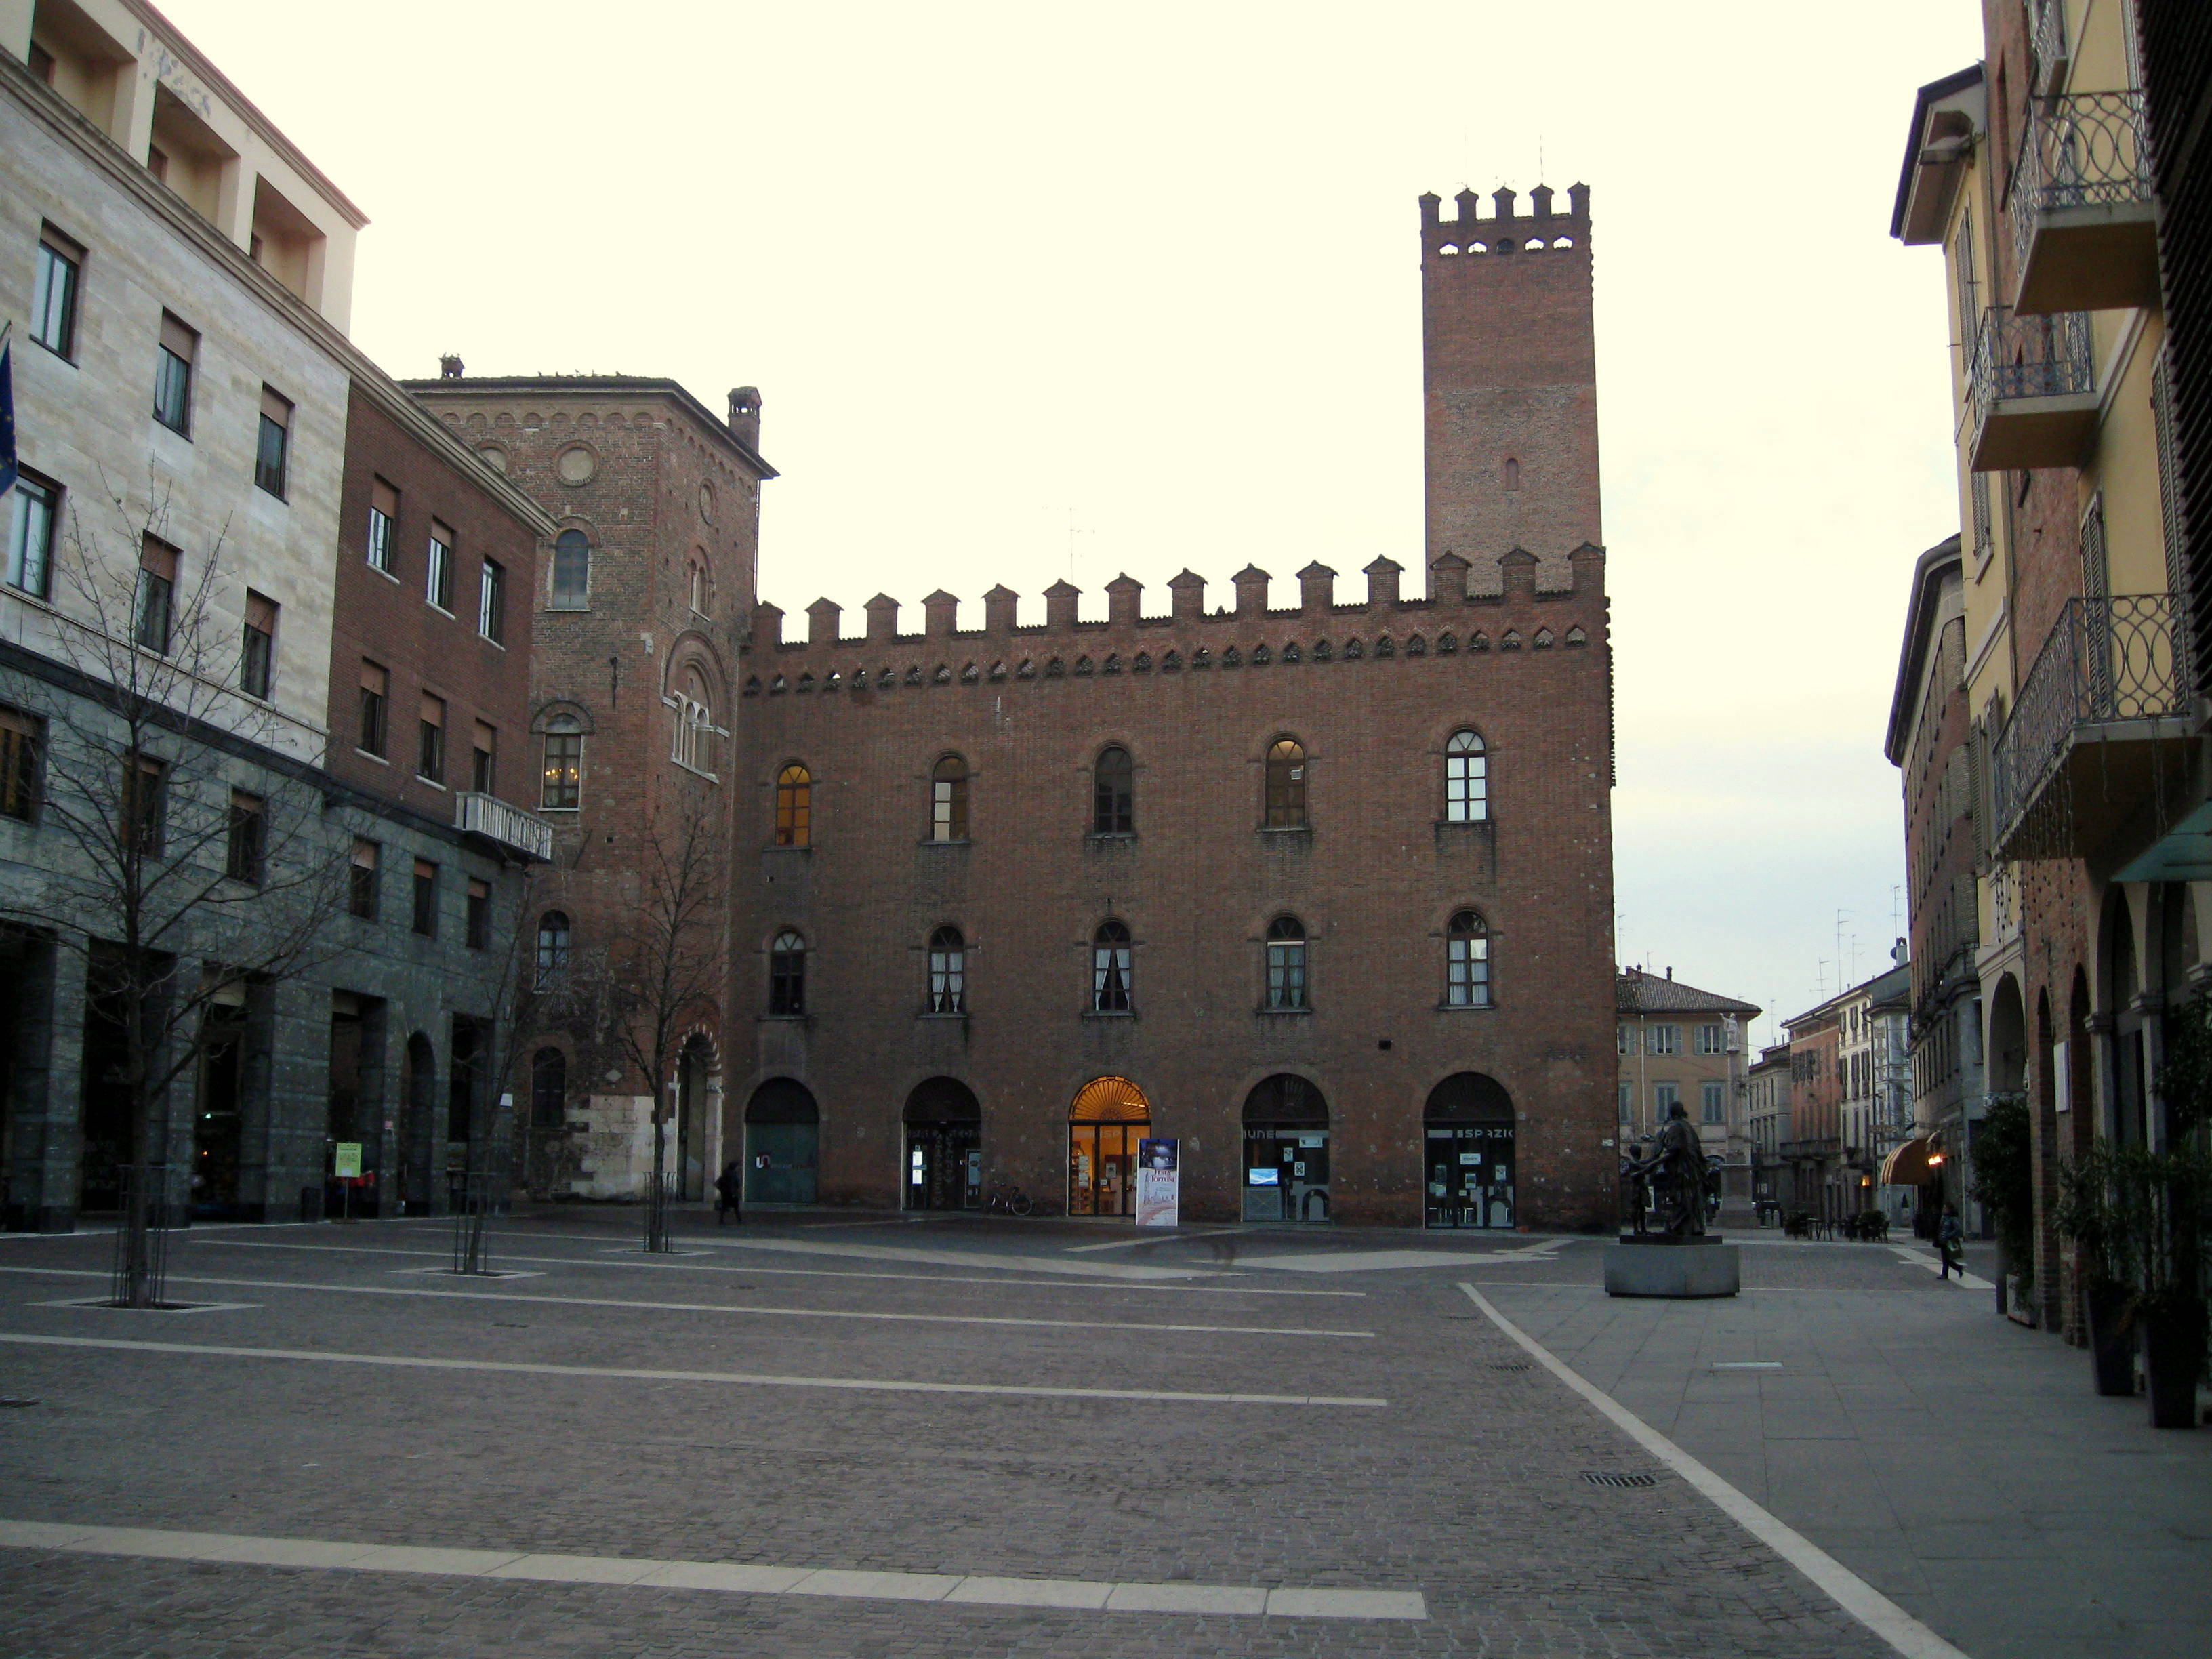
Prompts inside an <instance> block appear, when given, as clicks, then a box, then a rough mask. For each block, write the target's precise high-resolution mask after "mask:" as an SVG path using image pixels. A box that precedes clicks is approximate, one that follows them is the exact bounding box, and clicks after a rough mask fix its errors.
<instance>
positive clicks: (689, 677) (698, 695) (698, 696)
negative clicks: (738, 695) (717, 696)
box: [673, 663, 715, 775]
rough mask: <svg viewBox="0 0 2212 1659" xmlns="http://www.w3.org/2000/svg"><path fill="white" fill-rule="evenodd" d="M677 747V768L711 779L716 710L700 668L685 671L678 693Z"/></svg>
mask: <svg viewBox="0 0 2212 1659" xmlns="http://www.w3.org/2000/svg"><path fill="white" fill-rule="evenodd" d="M675 702H676V747H675V750H674V753H673V758H674V759H675V761H676V762H677V763H678V765H682V766H688V767H690V769H692V770H693V771H695V772H704V773H707V774H708V775H713V773H714V736H715V732H714V705H713V702H712V701H711V696H710V694H709V693H708V690H707V677H706V675H704V674H703V673H702V672H700V671H699V665H698V664H696V663H693V664H691V665H690V666H688V667H687V668H685V669H684V675H683V678H682V679H681V680H680V681H679V682H678V686H677V690H676V698H675Z"/></svg>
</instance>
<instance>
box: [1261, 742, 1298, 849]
mask: <svg viewBox="0 0 2212 1659" xmlns="http://www.w3.org/2000/svg"><path fill="white" fill-rule="evenodd" d="M1305 827H1306V750H1305V745H1304V744H1302V743H1300V742H1299V741H1298V740H1297V738H1279V739H1278V740H1277V741H1276V743H1275V745H1274V747H1273V748H1272V749H1270V750H1267V828H1268V829H1304V828H1305Z"/></svg>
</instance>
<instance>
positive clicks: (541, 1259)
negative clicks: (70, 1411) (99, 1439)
mask: <svg viewBox="0 0 2212 1659" xmlns="http://www.w3.org/2000/svg"><path fill="white" fill-rule="evenodd" d="M8 1237H33V1235H28V1234H24V1235H16V1234H5V1233H0V1238H8ZM64 1237H65V1235H64ZM502 1237H513V1235H502ZM176 1242H177V1243H181V1244H214V1245H220V1246H222V1248H223V1249H236V1250H306V1251H308V1252H310V1253H313V1252H315V1251H321V1252H324V1253H326V1254H328V1255H413V1256H434V1257H435V1258H437V1259H438V1260H439V1261H451V1260H452V1259H453V1251H451V1250H450V1249H446V1250H408V1249H400V1248H399V1247H398V1246H397V1245H392V1244H293V1243H286V1242H284V1241H283V1240H278V1239H262V1238H194V1237H184V1236H179V1237H177V1239H176ZM685 1254H686V1255H690V1254H693V1252H690V1251H687V1252H685ZM502 1261H526V1262H529V1263H531V1264H532V1266H534V1267H617V1268H620V1267H635V1268H641V1269H643V1270H644V1271H646V1272H648V1273H752V1274H757V1275H759V1276H760V1277H762V1278H763V1279H767V1278H775V1279H897V1280H901V1281H902V1282H908V1283H915V1284H922V1285H994V1286H997V1287H998V1288H1000V1289H1002V1290H1034V1291H1076V1290H1079V1291H1082V1292H1083V1293H1084V1294H1085V1296H1088V1295H1091V1293H1092V1292H1094V1291H1146V1292H1152V1293H1168V1294H1174V1295H1179V1296H1277V1297H1280V1296H1306V1297H1312V1296H1333V1297H1364V1296H1365V1295H1366V1294H1367V1292H1366V1291H1286V1290H1283V1289H1281V1288H1279V1287H1278V1286H1275V1285H1267V1286H1258V1285H1188V1284H1182V1283H1177V1282H1175V1281H1172V1280H1170V1281H1168V1282H1165V1283H1161V1282H1157V1281H1139V1282H1137V1283H1134V1284H1132V1283H1130V1282H1129V1281H1127V1280H1125V1279H1112V1280H1100V1279H1000V1278H995V1277H994V1278H989V1279H970V1278H963V1277H962V1276H961V1275H959V1274H957V1273H873V1272H871V1271H869V1270H868V1269H866V1268H861V1267H760V1266H758V1265H757V1264H752V1263H748V1264H747V1265H745V1266H744V1267H731V1266H727V1265H726V1264H724V1263H721V1262H718V1261H716V1262H708V1261H671V1260H670V1259H669V1258H668V1257H667V1256H665V1255H646V1254H645V1253H644V1252H643V1251H642V1250H637V1249H631V1250H628V1251H625V1252H623V1253H622V1254H620V1255H603V1256H575V1255H518V1254H516V1253H515V1252H513V1251H512V1250H505V1249H502V1250H500V1251H497V1252H496V1253H495V1255H494V1257H493V1262H494V1265H495V1266H496V1265H497V1264H498V1263H500V1262H502Z"/></svg>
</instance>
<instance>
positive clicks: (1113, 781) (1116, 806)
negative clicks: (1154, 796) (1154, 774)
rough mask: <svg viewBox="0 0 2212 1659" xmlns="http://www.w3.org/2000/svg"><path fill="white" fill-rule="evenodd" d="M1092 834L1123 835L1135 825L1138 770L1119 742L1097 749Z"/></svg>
mask: <svg viewBox="0 0 2212 1659" xmlns="http://www.w3.org/2000/svg"><path fill="white" fill-rule="evenodd" d="M1091 779H1092V792H1091V834H1092V835H1094V836H1126V835H1128V834H1130V833H1131V832H1132V831H1133V830H1134V829H1136V827H1137V771H1136V768H1135V767H1133V765H1131V764H1130V763H1129V751H1128V750H1126V749H1123V748H1121V747H1119V746H1118V745H1116V746H1115V747H1113V748H1109V749H1102V750H1099V751H1098V761H1097V764H1096V765H1095V766H1094V767H1092V769H1091Z"/></svg>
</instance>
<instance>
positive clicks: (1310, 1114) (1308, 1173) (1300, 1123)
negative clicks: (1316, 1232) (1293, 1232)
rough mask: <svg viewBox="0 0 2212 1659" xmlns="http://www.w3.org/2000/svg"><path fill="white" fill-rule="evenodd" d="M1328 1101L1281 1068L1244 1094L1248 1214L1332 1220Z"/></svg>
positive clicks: (1248, 1216) (1249, 1217) (1251, 1218)
mask: <svg viewBox="0 0 2212 1659" xmlns="http://www.w3.org/2000/svg"><path fill="white" fill-rule="evenodd" d="M1328 1203H1329V1200H1328V1101H1327V1100H1326V1099H1324V1098H1323V1097H1322V1092H1321V1091H1320V1090H1319V1089H1318V1088H1316V1087H1315V1086H1314V1085H1312V1084H1311V1083H1310V1082H1308V1081H1307V1080H1306V1079H1304V1078H1302V1077H1297V1076H1295V1075H1293V1074H1292V1073H1288V1072H1283V1073H1277V1074H1276V1075H1275V1076H1273V1077H1271V1078H1266V1079H1261V1082H1259V1083H1258V1084H1257V1085H1255V1086H1254V1088H1253V1090H1252V1092H1251V1093H1250V1094H1249V1095H1247V1096H1246V1097H1244V1219H1245V1220H1247V1221H1326V1220H1328Z"/></svg>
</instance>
